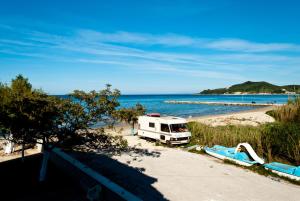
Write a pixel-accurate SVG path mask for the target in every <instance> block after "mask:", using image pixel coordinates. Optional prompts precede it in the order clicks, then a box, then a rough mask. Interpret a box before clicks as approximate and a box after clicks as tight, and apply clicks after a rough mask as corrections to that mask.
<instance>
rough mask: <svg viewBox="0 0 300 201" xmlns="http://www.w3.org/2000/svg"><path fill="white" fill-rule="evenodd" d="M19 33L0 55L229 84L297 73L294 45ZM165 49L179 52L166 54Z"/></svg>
mask: <svg viewBox="0 0 300 201" xmlns="http://www.w3.org/2000/svg"><path fill="white" fill-rule="evenodd" d="M0 29H1V27H0ZM13 31H14V32H18V30H16V29H13ZM19 34H20V35H21V36H22V37H21V39H18V40H16V39H13V38H9V37H7V38H2V39H1V38H0V53H4V54H12V55H19V56H27V57H36V58H40V59H48V60H52V61H61V62H72V63H76V62H77V63H85V64H91V65H97V64H105V65H106V66H110V67H116V66H118V67H122V68H130V69H134V70H135V71H144V72H145V71H147V72H150V73H165V74H174V75H176V76H189V77H199V78H213V79H224V80H231V81H235V82H237V81H243V80H246V79H253V80H255V79H256V76H255V73H251V72H254V71H255V72H256V73H260V72H268V71H270V70H273V71H274V70H276V72H275V73H277V74H283V73H284V74H287V73H289V72H298V70H297V69H298V68H299V65H300V58H299V57H298V56H297V55H298V53H299V52H298V50H299V46H298V45H297V44H285V43H266V44H265V43H256V42H250V41H246V40H240V39H206V38H193V37H189V36H182V35H177V34H165V35H153V34H146V33H129V32H115V33H104V32H98V31H93V30H82V29H80V30H73V31H70V32H69V34H68V35H67V34H65V35H58V34H51V33H46V32H40V31H35V30H19ZM149 46H151V48H149ZM165 47H168V48H165ZM169 47H181V48H180V51H172V48H169ZM191 48H192V51H190V50H191ZM197 48H198V49H210V50H214V51H213V52H211V53H209V54H205V53H203V51H202V50H201V51H199V52H197ZM278 51H293V52H295V54H296V55H294V56H287V55H281V54H278ZM200 52H201V53H200ZM262 53H263V54H262ZM283 67H286V68H285V69H284V68H283ZM245 71H247V72H248V73H247V74H245V73H244V72H245Z"/></svg>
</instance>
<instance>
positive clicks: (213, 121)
mask: <svg viewBox="0 0 300 201" xmlns="http://www.w3.org/2000/svg"><path fill="white" fill-rule="evenodd" d="M274 108H275V106H274V107H273V106H271V107H263V108H258V109H254V110H250V111H242V112H237V113H232V114H222V115H213V116H202V117H193V118H189V119H188V121H196V122H200V123H204V124H207V125H211V126H225V125H251V126H257V125H260V124H264V123H268V122H274V121H275V120H274V118H273V117H271V116H269V115H267V114H266V112H267V111H269V110H272V109H274Z"/></svg>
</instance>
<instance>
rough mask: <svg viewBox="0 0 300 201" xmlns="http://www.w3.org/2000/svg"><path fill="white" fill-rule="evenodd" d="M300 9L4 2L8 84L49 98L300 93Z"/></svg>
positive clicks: (2, 58) (0, 10) (0, 67)
mask: <svg viewBox="0 0 300 201" xmlns="http://www.w3.org/2000/svg"><path fill="white" fill-rule="evenodd" d="M299 19H300V1H296V0H295V1H291V0H285V1H271V0H270V1H268V0H265V1H259V0H249V1H247V0H243V1H236V0H215V1H213V0H211V1H209V0H206V1H204V0H197V1H188V0H185V1H178V0H177V1H176V0H173V1H161V0H160V1H150V0H149V1H130V0H127V1H117V0H110V1H100V0H98V1H96V0H89V1H80V0H76V1H71V0H69V1H67V0H65V1H62V0H60V1H58V0H52V1H38V0H36V1H33V0H27V1H24V0H18V1H17V0H10V1H8V0H7V1H4V0H0V82H6V83H7V82H9V81H10V80H11V79H12V78H13V77H14V76H16V75H17V74H20V73H21V74H23V75H24V76H26V77H28V78H29V79H30V81H31V83H32V84H33V85H34V87H36V88H42V89H43V90H44V91H46V92H47V93H50V94H65V93H69V92H71V91H72V90H74V89H82V90H86V91H88V90H93V89H96V90H97V89H101V88H103V87H104V85H105V84H106V83H110V84H112V85H113V87H115V88H118V89H120V90H121V91H122V93H123V94H149V93H194V92H199V91H200V90H202V89H206V88H216V87H226V86H230V85H232V84H236V83H240V82H244V81H247V80H252V81H261V80H265V81H268V82H271V83H274V84H279V85H284V84H300V79H299V78H300V26H299Z"/></svg>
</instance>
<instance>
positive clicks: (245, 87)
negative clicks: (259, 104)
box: [199, 81, 300, 95]
mask: <svg viewBox="0 0 300 201" xmlns="http://www.w3.org/2000/svg"><path fill="white" fill-rule="evenodd" d="M199 94H202V95H209V94H218V95H220V94H230V95H241V94H255V95H256V94H261V95H266V94H288V95H296V94H300V85H284V86H277V85H274V84H271V83H268V82H265V81H261V82H252V81H247V82H244V83H241V84H235V85H232V86H230V87H228V88H217V89H205V90H203V91H201V92H200V93H199Z"/></svg>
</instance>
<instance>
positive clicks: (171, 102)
mask: <svg viewBox="0 0 300 201" xmlns="http://www.w3.org/2000/svg"><path fill="white" fill-rule="evenodd" d="M164 103H168V104H199V105H224V106H253V107H259V106H282V105H284V104H279V103H255V102H254V103H247V102H208V101H176V100H167V101H164Z"/></svg>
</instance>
